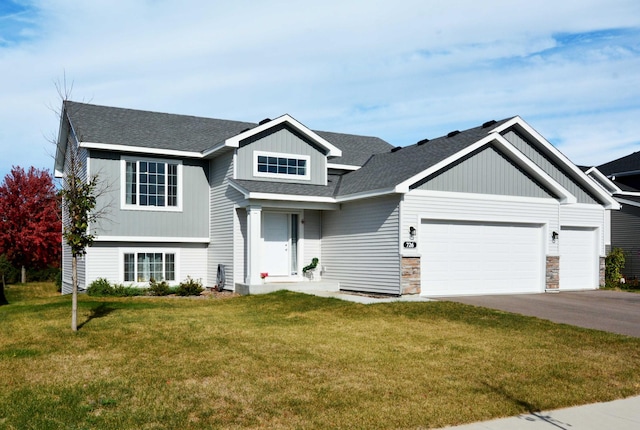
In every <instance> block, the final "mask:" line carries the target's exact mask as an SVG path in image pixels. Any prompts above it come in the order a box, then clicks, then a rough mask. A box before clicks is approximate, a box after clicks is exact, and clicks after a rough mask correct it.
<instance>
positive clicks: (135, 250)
mask: <svg viewBox="0 0 640 430" xmlns="http://www.w3.org/2000/svg"><path fill="white" fill-rule="evenodd" d="M139 253H149V254H162V266H163V267H162V269H163V270H162V271H163V275H165V270H166V266H165V265H166V261H167V260H166V257H165V256H166V255H167V254H173V255H174V256H175V257H174V264H175V267H174V277H175V279H174V280H172V281H167V283H168V284H169V285H178V284H179V283H180V280H181V279H182V278H181V276H180V263H181V261H180V258H181V256H180V248H145V247H122V248H118V280H119V282H122V283H123V284H124V283H125V282H126V283H127V284H128V285H134V286H139V287H142V286H148V285H149V281H146V282H141V281H125V280H124V255H125V254H134V256H135V262H134V265H135V266H134V267H135V271H134V278H137V276H135V275H137V274H138V254H139Z"/></svg>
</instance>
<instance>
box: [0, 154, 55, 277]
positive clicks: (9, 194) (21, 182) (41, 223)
mask: <svg viewBox="0 0 640 430" xmlns="http://www.w3.org/2000/svg"><path fill="white" fill-rule="evenodd" d="M61 243H62V225H61V221H60V212H59V205H58V199H57V195H56V189H55V186H54V184H53V178H52V177H51V174H50V173H49V172H48V171H46V170H40V169H36V168H35V167H30V168H29V170H28V171H26V172H25V170H24V169H23V168H22V167H16V166H14V167H13V168H12V169H11V172H10V173H9V174H8V175H7V176H5V178H4V182H3V183H2V184H0V253H2V254H4V255H5V256H6V257H7V259H8V260H9V261H10V262H11V264H13V265H14V266H15V267H21V268H22V282H23V283H24V282H26V268H27V267H28V268H33V269H37V268H43V267H46V266H48V265H56V264H59V261H60V250H61Z"/></svg>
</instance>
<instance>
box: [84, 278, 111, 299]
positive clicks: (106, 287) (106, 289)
mask: <svg viewBox="0 0 640 430" xmlns="http://www.w3.org/2000/svg"><path fill="white" fill-rule="evenodd" d="M87 294H88V295H90V296H94V297H104V296H113V295H115V289H114V288H113V287H112V286H111V284H110V283H109V281H108V280H107V279H105V278H98V279H96V280H95V281H93V282H92V283H91V284H89V288H87Z"/></svg>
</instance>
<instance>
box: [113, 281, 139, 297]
mask: <svg viewBox="0 0 640 430" xmlns="http://www.w3.org/2000/svg"><path fill="white" fill-rule="evenodd" d="M146 293H147V289H146V288H139V287H132V286H128V287H125V286H124V285H122V284H117V285H114V286H113V295H114V296H116V297H135V296H144V295H145V294H146Z"/></svg>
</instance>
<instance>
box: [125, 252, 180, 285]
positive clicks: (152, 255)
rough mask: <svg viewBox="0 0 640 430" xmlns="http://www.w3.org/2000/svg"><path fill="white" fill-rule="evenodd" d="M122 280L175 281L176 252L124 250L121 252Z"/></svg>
mask: <svg viewBox="0 0 640 430" xmlns="http://www.w3.org/2000/svg"><path fill="white" fill-rule="evenodd" d="M123 274H124V282H149V281H150V280H151V279H154V280H156V281H175V280H176V253H175V252H157V251H155V250H149V251H126V252H124V253H123Z"/></svg>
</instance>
